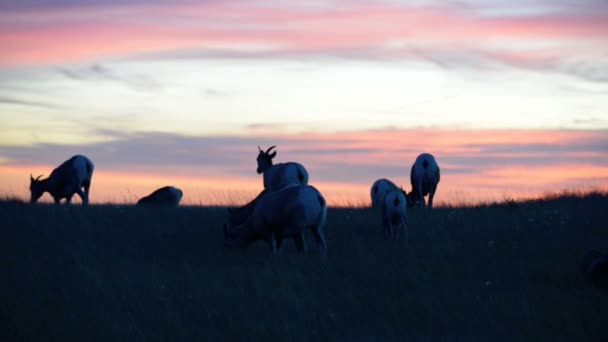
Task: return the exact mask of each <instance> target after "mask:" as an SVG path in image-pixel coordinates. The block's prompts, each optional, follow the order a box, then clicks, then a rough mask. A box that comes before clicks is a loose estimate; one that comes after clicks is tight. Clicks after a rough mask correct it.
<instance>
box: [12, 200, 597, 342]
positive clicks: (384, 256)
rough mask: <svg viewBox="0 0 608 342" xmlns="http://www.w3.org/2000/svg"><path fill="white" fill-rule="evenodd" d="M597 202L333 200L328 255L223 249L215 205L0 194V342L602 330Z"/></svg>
mask: <svg viewBox="0 0 608 342" xmlns="http://www.w3.org/2000/svg"><path fill="white" fill-rule="evenodd" d="M607 209H608V197H606V196H601V195H592V196H587V197H585V198H578V197H564V198H556V199H551V200H550V201H537V202H529V203H514V202H509V203H507V204H506V205H504V206H486V207H479V208H461V209H454V208H446V209H436V210H433V211H422V210H416V211H414V210H411V211H409V212H408V215H409V221H410V241H409V245H408V246H404V245H403V244H401V243H399V242H395V241H387V240H384V238H383V235H382V233H381V228H380V226H379V221H380V220H379V218H378V217H377V215H376V213H375V212H372V211H371V210H367V209H355V210H350V209H330V210H329V214H328V224H327V240H328V245H329V251H328V255H327V256H326V257H322V256H321V255H319V254H318V253H317V252H316V246H314V244H313V243H312V242H313V240H312V238H311V237H310V236H307V241H308V242H309V250H310V252H309V253H308V254H307V255H298V254H297V253H296V252H295V248H294V246H293V243H292V242H288V243H287V245H286V246H285V247H286V248H285V249H284V250H283V255H280V256H275V257H273V256H271V255H270V250H269V248H268V247H267V246H266V245H265V244H264V243H261V242H260V243H259V244H256V245H254V246H252V247H251V248H249V249H248V250H246V251H244V252H235V251H230V250H226V249H225V248H224V247H223V245H222V230H221V224H222V223H223V221H224V218H225V211H224V210H223V209H219V208H197V207H181V208H176V209H163V210H158V209H154V210H152V209H146V208H137V207H128V206H127V207H124V206H123V207H121V206H119V207H117V206H90V207H88V208H82V207H80V206H71V207H65V206H61V207H57V206H52V205H37V206H30V205H25V204H21V203H18V202H15V201H5V202H2V203H0V221H1V224H2V226H1V228H0V273H1V274H0V297H1V300H0V340H1V341H12V340H16V341H32V340H33V341H36V340H44V341H67V340H80V341H89V340H100V341H110V340H128V341H133V340H149V341H157V340H159V341H160V340H201V341H212V340H229V341H235V340H236V341H238V340H276V341H303V340H309V341H327V340H331V341H380V340H382V341H384V340H402V341H403V340H447V341H459V340H463V341H468V340H509V341H518V340H530V341H540V340H548V341H556V340H569V341H601V340H606V338H607V337H608V292H606V291H604V290H601V289H597V288H594V287H593V286H592V285H591V284H589V282H588V281H587V279H586V278H585V277H584V276H583V275H582V274H581V272H580V268H579V261H580V258H581V255H582V254H583V253H584V252H585V251H586V250H587V249H590V248H596V249H599V250H601V251H604V252H605V251H606V250H607V249H608V215H607V213H606V210H607Z"/></svg>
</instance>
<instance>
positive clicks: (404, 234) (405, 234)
mask: <svg viewBox="0 0 608 342" xmlns="http://www.w3.org/2000/svg"><path fill="white" fill-rule="evenodd" d="M401 225H402V226H403V241H404V242H405V243H406V244H407V242H408V236H407V220H406V219H405V217H402V218H401Z"/></svg>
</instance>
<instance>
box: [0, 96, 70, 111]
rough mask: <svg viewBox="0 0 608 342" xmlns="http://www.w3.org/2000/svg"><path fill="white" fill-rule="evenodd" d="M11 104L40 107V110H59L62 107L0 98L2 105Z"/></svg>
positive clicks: (39, 102)
mask: <svg viewBox="0 0 608 342" xmlns="http://www.w3.org/2000/svg"><path fill="white" fill-rule="evenodd" d="M3 103H4V104H9V105H20V106H32V107H40V108H52V109H55V108H59V107H60V106H57V105H54V104H51V103H46V102H42V101H30V100H22V99H18V98H12V97H4V96H0V104H3Z"/></svg>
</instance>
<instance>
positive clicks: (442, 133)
mask: <svg viewBox="0 0 608 342" xmlns="http://www.w3.org/2000/svg"><path fill="white" fill-rule="evenodd" d="M153 137H156V136H153ZM139 139H143V143H142V142H140V141H139ZM197 139H203V141H202V143H201V142H199V141H198V140H197ZM214 139H215V140H214ZM170 140H171V139H170V137H165V139H160V140H157V139H156V138H154V139H152V140H150V139H147V138H146V137H145V135H143V134H139V135H136V136H135V137H134V138H133V139H130V140H129V139H126V140H123V141H117V142H106V143H103V142H102V143H99V146H97V145H91V146H82V147H79V149H81V150H84V151H88V152H87V155H89V157H91V158H92V159H93V160H94V162H95V164H96V167H95V174H94V176H93V185H92V188H91V202H92V203H106V202H117V203H134V202H135V201H136V200H137V199H138V198H140V197H141V196H144V195H147V194H149V193H150V192H152V191H153V190H155V189H156V188H159V187H162V186H165V185H174V186H177V187H179V188H181V189H182V190H183V191H184V198H183V203H184V204H193V205H238V204H243V203H245V202H247V201H248V200H250V199H251V198H253V197H254V196H255V195H257V193H259V191H261V190H262V176H261V175H258V174H256V173H255V156H256V154H257V152H256V150H257V148H256V147H255V145H256V141H257V142H259V141H263V142H266V141H275V144H276V145H278V147H277V150H278V151H279V154H278V157H277V162H286V161H298V162H301V163H302V164H303V165H305V166H306V168H307V170H308V172H309V175H310V183H311V184H312V185H314V186H315V187H317V188H318V189H319V190H320V191H321V192H322V193H323V194H324V196H325V197H326V199H327V201H328V203H329V204H330V205H332V206H344V205H357V206H360V205H365V204H367V203H369V187H370V186H371V185H372V183H373V182H374V181H375V180H376V179H378V178H389V179H391V180H393V181H394V182H395V183H397V184H399V185H401V186H403V188H404V189H406V190H409V189H410V184H409V171H410V167H411V164H412V163H413V161H414V159H415V157H416V156H417V155H418V154H419V153H421V152H431V153H433V154H434V155H435V157H436V158H437V161H438V163H439V165H440V167H441V170H442V172H441V183H440V185H439V189H438V193H437V196H436V203H437V204H439V205H441V204H466V203H478V202H483V201H495V200H502V199H505V198H529V197H536V196H540V195H542V194H545V193H547V192H555V191H560V190H564V189H572V190H580V189H583V190H592V189H606V186H607V184H608V154H607V153H606V149H605V146H606V145H607V144H608V141H607V140H606V132H605V131H543V130H533V131H530V130H527V131H514V130H492V131H458V130H452V131H449V130H388V131H383V132H380V131H370V132H346V133H337V134H321V133H311V134H296V135H275V136H268V135H266V136H264V137H256V136H247V137H242V136H241V137H233V138H230V137H222V138H208V137H206V138H196V137H191V138H184V137H182V138H181V139H176V141H181V142H182V145H176V144H174V143H172V144H169V145H167V146H165V145H164V144H163V143H162V142H163V141H170ZM149 141H159V143H158V144H156V145H153V146H149V145H148V144H149ZM109 144H114V145H116V146H121V148H120V149H114V148H108V147H112V146H114V145H109ZM201 146H203V147H201ZM263 147H267V146H263ZM70 148H73V147H66V149H68V150H69V149H70ZM147 148H148V149H152V150H153V151H154V153H147V152H146V151H147V150H146V149H147ZM175 150H179V151H180V153H179V154H176V153H175ZM61 151H62V149H61V148H59V147H53V150H52V151H47V150H45V147H44V146H42V147H40V149H38V148H37V147H14V148H10V147H4V148H0V156H3V157H4V160H5V161H4V162H3V164H0V174H2V177H1V178H0V193H4V194H7V195H11V196H18V197H21V198H27V197H28V196H29V192H28V186H29V184H28V182H29V174H30V173H33V174H34V176H36V175H38V174H41V173H44V174H46V175H48V174H49V173H50V171H51V170H52V169H53V167H54V165H49V164H48V163H45V164H40V163H39V164H40V165H36V164H29V160H30V159H32V158H33V159H34V160H39V159H40V158H39V157H38V155H40V156H45V159H49V157H48V155H49V153H53V154H54V155H55V156H53V158H52V159H53V160H56V159H59V160H61V158H65V156H66V155H68V156H69V154H70V152H67V150H66V152H61ZM58 155H59V157H58ZM151 156H153V157H151ZM225 156H229V157H230V158H225ZM28 164H29V165H28ZM47 200H48V197H47Z"/></svg>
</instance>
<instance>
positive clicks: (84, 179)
mask: <svg viewBox="0 0 608 342" xmlns="http://www.w3.org/2000/svg"><path fill="white" fill-rule="evenodd" d="M40 177H42V175H40V176H38V177H36V179H34V177H32V175H31V174H30V193H31V203H36V201H38V199H39V198H40V197H41V196H42V194H44V193H45V192H48V193H49V194H51V196H53V199H54V200H55V204H59V201H60V200H61V199H63V198H65V199H66V204H69V203H70V201H71V200H72V196H74V194H75V193H76V194H78V196H80V198H81V199H82V204H83V205H87V204H88V203H89V188H90V186H91V178H92V177H93V163H92V162H91V161H90V160H89V158H87V157H85V156H81V155H76V156H73V157H72V158H70V159H68V160H66V161H65V162H63V164H61V165H59V166H58V167H57V168H55V169H54V170H53V172H51V175H50V176H49V177H48V178H46V179H42V180H41V179H40ZM82 188H84V191H83V190H82Z"/></svg>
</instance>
